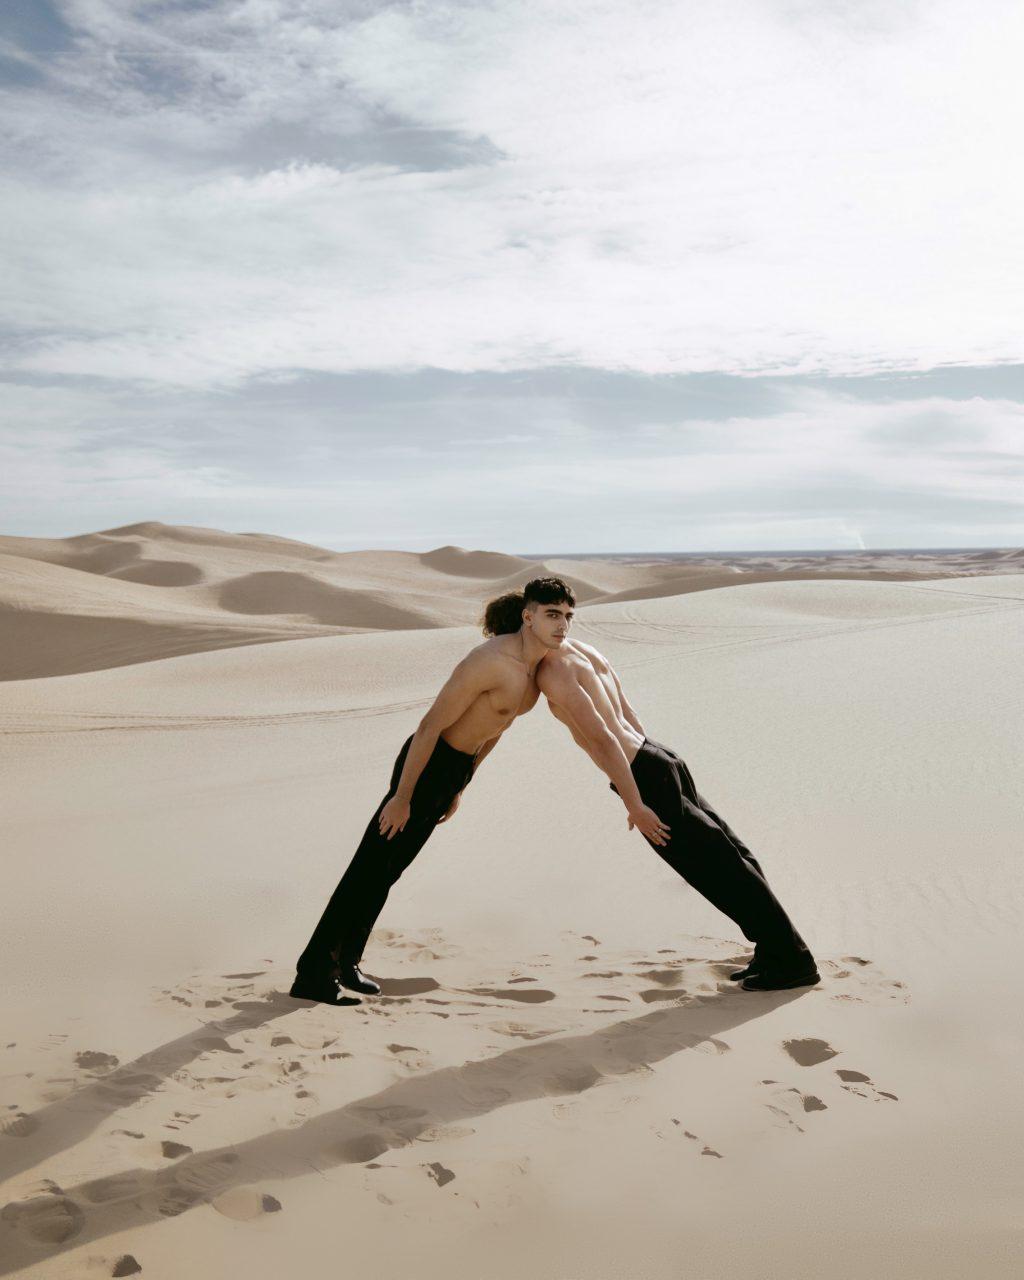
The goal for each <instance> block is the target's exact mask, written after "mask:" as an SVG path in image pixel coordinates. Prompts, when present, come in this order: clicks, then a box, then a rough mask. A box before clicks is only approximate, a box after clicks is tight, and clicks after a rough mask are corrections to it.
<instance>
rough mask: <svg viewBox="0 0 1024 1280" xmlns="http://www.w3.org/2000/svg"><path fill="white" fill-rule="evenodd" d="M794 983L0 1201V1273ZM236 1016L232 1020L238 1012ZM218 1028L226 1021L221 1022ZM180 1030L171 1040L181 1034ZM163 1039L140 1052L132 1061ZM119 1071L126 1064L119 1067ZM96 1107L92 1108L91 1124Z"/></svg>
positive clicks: (444, 1072)
mask: <svg viewBox="0 0 1024 1280" xmlns="http://www.w3.org/2000/svg"><path fill="white" fill-rule="evenodd" d="M803 994H806V993H805V992H802V991H791V992H777V993H773V994H771V995H768V994H765V995H762V996H756V997H754V998H753V999H752V998H751V996H750V995H749V994H747V995H744V994H741V993H738V992H737V993H735V994H733V993H732V992H731V991H730V992H725V993H721V994H718V995H715V996H709V997H697V998H695V999H694V1000H693V1001H692V1003H688V1004H686V1005H676V1006H673V1007H672V1008H667V1009H658V1010H655V1011H653V1012H651V1013H646V1014H643V1015H641V1016H640V1017H637V1018H629V1019H625V1020H623V1021H620V1022H617V1023H612V1024H611V1025H609V1026H606V1027H603V1028H601V1029H600V1030H597V1031H592V1032H589V1033H588V1034H585V1035H576V1036H567V1037H564V1038H561V1039H557V1040H546V1041H543V1042H541V1043H535V1044H529V1045H524V1046H521V1047H517V1048H514V1049H509V1050H507V1051H506V1052H504V1053H500V1054H497V1055H495V1056H494V1057H491V1058H486V1059H484V1060H483V1061H479V1062H467V1063H464V1064H463V1065H462V1066H459V1067H445V1068H442V1069H440V1070H437V1071H430V1072H427V1073H425V1074H423V1075H418V1076H414V1077H412V1078H410V1079H407V1080H401V1081H398V1082H397V1083H395V1084H392V1085H390V1086H389V1087H388V1088H386V1089H383V1090H381V1091H380V1092H379V1093H375V1094H370V1095H368V1096H366V1097H364V1098H360V1099H358V1100H356V1101H354V1102H350V1103H347V1104H346V1105H345V1106H343V1107H338V1108H337V1109H336V1110H334V1111H330V1112H327V1113H326V1114H324V1115H319V1116H315V1117H313V1118H311V1119H309V1120H307V1121H306V1122H305V1123H304V1124H303V1125H301V1126H300V1127H298V1128H295V1129H288V1130H283V1131H278V1132H271V1133H265V1134H262V1135H261V1136H259V1137H256V1138H252V1139H250V1140H249V1141H248V1142H242V1143H233V1144H230V1145H228V1146H224V1147H219V1148H214V1149H211V1150H209V1151H203V1152H196V1153H195V1154H194V1155H190V1156H187V1157H186V1158H184V1159H182V1160H179V1161H177V1162H176V1163H175V1164H174V1165H172V1166H170V1167H169V1168H167V1169H161V1170H158V1171H154V1170H150V1169H138V1168H136V1169H126V1170H124V1171H123V1172H121V1173H116V1174H112V1175H109V1176H107V1177H104V1178H99V1179H95V1180H93V1181H89V1182H83V1183H81V1184H79V1185H78V1186H76V1187H72V1188H71V1189H70V1190H62V1189H59V1188H53V1189H52V1191H49V1192H47V1193H45V1194H43V1195H39V1196H36V1197H33V1198H32V1199H29V1200H24V1201H19V1202H14V1203H11V1204H8V1205H6V1206H5V1207H4V1208H3V1210H0V1245H2V1247H0V1257H2V1262H0V1275H7V1274H9V1273H10V1272H13V1271H17V1270H19V1269H20V1268H21V1267H24V1266H28V1265H30V1264H31V1263H34V1262H38V1261H41V1260H42V1259H44V1258H52V1257H56V1256H58V1255H59V1254H61V1253H64V1252H66V1251H67V1250H69V1249H73V1248H77V1247H78V1246H79V1245H82V1244H89V1243H93V1242H95V1241H97V1240H100V1239H103V1238H104V1237H105V1236H108V1235H111V1234H114V1233H115V1232H119V1231H125V1230H128V1229H131V1228H137V1227H143V1226H146V1225H148V1224H149V1223H153V1222H159V1221H160V1219H161V1218H166V1217H174V1216H175V1215H177V1214H180V1213H184V1212H186V1211H187V1210H189V1209H191V1208H194V1207H195V1206H197V1205H201V1204H204V1203H206V1202H208V1201H209V1200H210V1199H211V1198H212V1197H213V1196H216V1195H219V1194H220V1193H221V1192H224V1191H226V1190H228V1189H229V1188H231V1187H235V1186H239V1185H243V1184H249V1183H252V1182H255V1181H257V1180H259V1179H261V1178H274V1179H279V1178H290V1177H300V1176H304V1175H307V1174H309V1173H310V1172H311V1171H321V1170H323V1169H324V1168H333V1167H335V1166H337V1165H344V1164H363V1163H365V1162H367V1161H370V1160H373V1159H375V1158H376V1157H377V1156H379V1155H381V1154H382V1153H383V1152H384V1151H387V1150H389V1149H390V1148H395V1147H404V1146H408V1144H409V1143H410V1142H412V1141H414V1140H415V1139H416V1138H417V1137H418V1136H419V1135H420V1134H422V1133H424V1132H425V1131H426V1130H427V1129H430V1128H433V1127H434V1126H437V1125H445V1124H451V1123H453V1122H455V1121H463V1120H468V1119H472V1118H473V1117H479V1116H483V1115H486V1114H487V1113H488V1112H491V1111H494V1110H496V1109H497V1108H499V1107H505V1106H511V1105H512V1104H514V1103H518V1102H529V1101H533V1100H535V1099H538V1098H543V1097H550V1096H552V1095H564V1094H579V1093H582V1092H584V1091H585V1090H587V1089H590V1088H593V1087H594V1086H596V1085H599V1084H600V1083H601V1082H602V1081H603V1080H605V1079H607V1078H608V1077H614V1076H619V1075H623V1074H626V1073H628V1072H630V1071H633V1070H636V1069H638V1068H642V1067H645V1066H650V1065H651V1064H652V1063H654V1062H660V1061H662V1060H663V1059H666V1058H668V1057H671V1056H672V1055H673V1054H676V1053H680V1052H682V1051H683V1050H686V1049H692V1048H693V1047H694V1046H696V1045H699V1044H702V1043H704V1042H705V1041H707V1040H709V1039H711V1038H712V1037H713V1036H716V1035H718V1034H719V1033H720V1032H724V1031H728V1030H730V1029H732V1028H735V1027H738V1026H742V1025H743V1024H744V1023H745V1022H750V1021H752V1020H753V1019H755V1018H759V1017H761V1016H762V1015H763V1014H765V1013H768V1012H770V1011H771V1010H773V1009H776V1008H778V1007H779V1006H780V1005H782V1004H786V1003H788V1002H790V1001H791V1000H794V999H798V998H799V997H800V996H801V995H803ZM252 1005H253V1011H252V1013H251V1014H249V1015H246V1014H243V1015H242V1017H243V1018H247V1020H246V1021H245V1023H244V1025H245V1026H252V1025H254V1023H253V1022H252V1020H251V1018H252V1017H254V1016H257V1011H258V1010H259V1009H260V1008H264V1009H265V1015H264V1016H263V1018H262V1020H263V1021H269V1020H270V1019H272V1018H275V1017H279V1016H281V1014H283V1013H284V1012H286V1010H287V1011H289V1012H290V1011H293V1010H294V1009H295V1004H294V1002H293V1001H291V1000H289V999H288V998H287V997H285V996H276V997H273V998H271V999H269V1000H267V1001H256V1002H252ZM240 1025H241V1023H240ZM219 1026H220V1028H221V1029H224V1030H226V1029H228V1024H225V1023H220V1024H219ZM195 1042H196V1037H195V1036H191V1037H188V1036H187V1037H182V1040H181V1041H174V1042H172V1045H171V1046H167V1049H170V1048H172V1047H174V1046H181V1049H182V1050H184V1049H185V1048H186V1047H187V1046H188V1045H189V1044H192V1045H193V1046H195ZM165 1052H166V1050H156V1051H154V1054H150V1055H146V1057H145V1058H140V1059H139V1060H138V1062H137V1063H136V1064H133V1065H134V1066H135V1067H138V1065H139V1064H141V1063H143V1062H144V1061H146V1060H147V1059H151V1058H153V1057H154V1056H155V1055H161V1058H160V1061H161V1065H162V1067H164V1069H166V1064H167V1059H166V1057H164V1056H163V1055H164V1054H165ZM126 1070H127V1068H126ZM93 1123H94V1117H90V1123H89V1128H91V1127H92V1126H93Z"/></svg>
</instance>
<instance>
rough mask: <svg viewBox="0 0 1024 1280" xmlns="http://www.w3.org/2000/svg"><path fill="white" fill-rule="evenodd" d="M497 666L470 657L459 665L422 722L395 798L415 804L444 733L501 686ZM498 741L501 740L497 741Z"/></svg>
mask: <svg viewBox="0 0 1024 1280" xmlns="http://www.w3.org/2000/svg"><path fill="white" fill-rule="evenodd" d="M498 679H499V676H498V675H497V673H496V670H495V666H494V663H493V662H492V661H491V660H490V659H488V658H487V657H485V656H483V655H481V654H470V655H469V656H468V657H465V658H463V660H462V661H461V662H460V663H459V664H458V666H457V667H456V668H455V670H454V671H453V672H452V673H451V675H450V676H449V677H448V679H447V681H446V682H445V684H444V686H443V687H442V689H441V692H440V693H439V694H438V695H437V697H436V698H435V699H434V703H433V706H432V707H431V708H430V710H429V711H428V712H427V714H426V715H425V716H424V717H423V719H422V720H421V721H420V722H419V725H418V726H417V728H416V732H415V733H414V734H413V737H412V742H410V744H409V751H408V753H407V755H406V757H405V765H404V766H403V768H402V776H401V777H400V778H399V779H398V787H397V789H396V791H395V796H396V797H397V798H398V799H400V800H406V801H408V800H411V799H412V793H413V791H414V790H415V788H416V783H417V781H418V780H419V776H420V774H421V773H422V772H423V770H424V768H425V767H426V764H427V761H428V760H429V759H430V757H431V755H432V754H433V751H434V748H435V747H436V746H437V740H438V738H439V737H440V736H441V730H442V729H447V728H448V726H449V725H451V724H454V723H455V721H456V720H458V718H459V717H460V716H461V715H462V714H463V713H464V712H465V711H467V710H468V709H469V708H470V707H471V706H472V705H473V703H474V702H475V701H476V700H477V698H479V697H480V695H481V694H482V693H485V692H486V691H487V690H488V689H490V688H493V687H494V685H495V684H496V683H497V682H498ZM495 741H497V739H495Z"/></svg>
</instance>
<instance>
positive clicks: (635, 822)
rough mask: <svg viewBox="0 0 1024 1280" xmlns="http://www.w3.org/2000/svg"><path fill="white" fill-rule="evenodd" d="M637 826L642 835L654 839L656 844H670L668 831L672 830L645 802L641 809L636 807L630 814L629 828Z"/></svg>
mask: <svg viewBox="0 0 1024 1280" xmlns="http://www.w3.org/2000/svg"><path fill="white" fill-rule="evenodd" d="M634 827H635V828H636V829H637V831H639V832H640V834H641V835H642V836H646V837H647V839H648V840H652V841H653V842H654V843H655V844H668V833H669V832H670V831H671V830H672V828H671V827H669V826H666V825H665V823H664V822H662V820H661V819H660V818H659V817H658V815H657V814H656V813H655V812H654V810H653V809H648V807H647V806H646V805H645V804H643V805H641V806H640V808H639V809H634V810H632V812H631V813H630V815H629V829H630V831H632V830H633V828H634Z"/></svg>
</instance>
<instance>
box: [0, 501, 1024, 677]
mask: <svg viewBox="0 0 1024 1280" xmlns="http://www.w3.org/2000/svg"><path fill="white" fill-rule="evenodd" d="M1022 555H1024V553H1020V552H1017V551H1005V552H1002V551H1000V552H982V553H963V554H962V555H960V556H958V557H954V558H953V559H952V560H948V559H947V560H946V561H943V562H942V563H940V562H939V561H938V560H936V558H935V557H928V556H927V555H924V556H907V557H904V558H903V559H893V558H892V557H891V556H881V557H875V558H874V559H873V558H872V557H871V556H870V555H869V554H866V553H854V554H852V555H851V556H849V557H838V558H830V559H829V560H827V561H821V560H815V559H813V558H810V559H809V558H806V557H799V556H795V557H790V558H785V557H782V558H779V557H775V558H772V557H762V558H752V557H744V556H738V557H737V558H736V561H735V563H729V562H725V563H723V562H722V561H721V558H720V557H709V558H708V560H707V561H706V562H701V561H700V560H699V559H695V558H693V557H686V558H685V559H679V558H675V559H673V558H666V557H652V558H647V559H643V558H623V557H619V558H615V557H613V558H604V559H602V558H601V557H590V558H579V557H551V558H548V559H540V560H535V559H529V558H524V557H521V556H511V555H507V554H504V553H499V552H490V551H468V550H465V549H464V548H462V547H457V546H444V547H439V548H437V549H436V550H434V551H429V552H422V553H413V552H401V551H358V552H334V551H329V550H326V549H325V548H322V547H316V546H311V545H309V544H307V543H303V542H298V541H295V540H293V539H289V538H282V537H277V536H272V535H266V534H258V533H238V534H236V533H228V532H225V531H223V530H218V529H202V528H193V527H189V526H176V525H165V524H161V523H159V522H158V521H145V522H142V523H138V524H131V525H124V526H121V527H119V528H114V529H105V530H101V531H100V532H97V533H90V534H81V535H78V536H75V537H69V538H20V537H0V655H2V656H0V680H25V679H36V678H40V677H45V676H52V675H65V674H72V673H74V672H82V671H94V670H99V669H103V668H105V667H113V666H121V665H127V664H132V663H139V662H150V661H154V660H159V659H162V658H167V657H174V656H178V655H181V654H186V653H194V652H202V651H206V650H213V649H222V648H228V647H232V646H236V645H250V644H267V643H272V642H275V641H282V640H294V639H300V638H304V637H309V636H317V635H329V634H350V633H352V632H360V631H368V632H374V631H393V630H417V629H424V628H433V627H452V626H466V625H474V624H476V623H477V622H478V620H479V618H480V616H481V614H482V610H483V606H484V604H485V603H486V601H487V600H488V599H492V598H494V597H495V596H498V595H501V594H503V593H504V592H506V591H512V590H518V589H520V588H521V587H522V586H523V585H524V584H525V583H526V582H527V581H529V579H530V578H534V577H546V576H558V577H562V578H564V579H565V581H567V582H568V583H569V584H570V585H571V586H572V588H573V590H574V592H575V593H576V596H577V600H578V602H579V604H580V606H581V607H587V606H590V605H592V604H595V603H598V602H605V603H607V602H613V601H632V600H645V599H651V598H655V597H659V596H676V595H681V594H686V593H689V592H693V591H705V590H713V589H716V588H720V587H723V586H737V585H740V584H743V583H757V582H766V581H769V582H770V581H786V580H795V579H803V578H850V577H854V578H864V579H869V580H906V579H922V580H927V579H930V578H935V577H939V576H949V575H950V574H951V573H958V572H959V573H963V574H965V575H967V574H970V575H975V574H979V573H985V574H989V573H994V572H1000V573H1002V572H1011V571H1013V570H1014V569H1020V568H1021V566H1022V564H1024V560H1022Z"/></svg>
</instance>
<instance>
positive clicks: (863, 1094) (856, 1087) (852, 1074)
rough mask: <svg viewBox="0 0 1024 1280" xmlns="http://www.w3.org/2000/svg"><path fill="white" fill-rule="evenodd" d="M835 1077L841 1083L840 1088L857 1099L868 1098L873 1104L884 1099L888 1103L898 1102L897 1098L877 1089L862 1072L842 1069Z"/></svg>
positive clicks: (892, 1094)
mask: <svg viewBox="0 0 1024 1280" xmlns="http://www.w3.org/2000/svg"><path fill="white" fill-rule="evenodd" d="M836 1075H837V1076H838V1077H839V1079H840V1080H842V1081H843V1084H842V1085H841V1086H840V1088H842V1089H845V1090H846V1092H847V1093H852V1094H854V1095H855V1096H856V1097H858V1098H870V1099H871V1100H872V1101H873V1102H878V1101H880V1099H882V1098H885V1099H886V1100H887V1101H889V1102H899V1098H897V1096H896V1095H895V1094H894V1093H886V1091H885V1090H884V1089H879V1088H878V1087H877V1086H876V1085H875V1083H874V1081H873V1080H872V1079H871V1077H870V1076H866V1075H865V1074H864V1072H863V1071H850V1070H848V1069H845V1068H843V1069H838V1070H837V1071H836Z"/></svg>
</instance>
